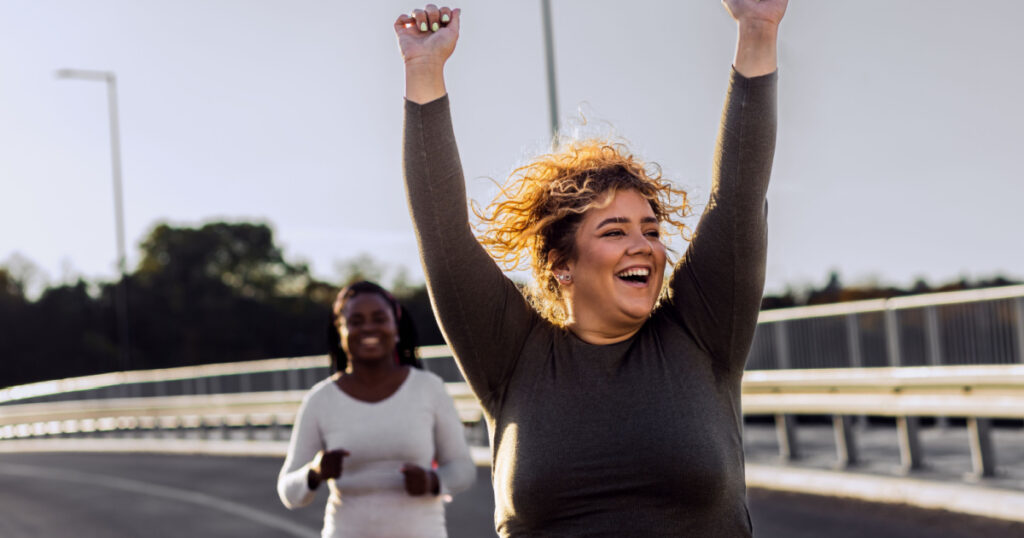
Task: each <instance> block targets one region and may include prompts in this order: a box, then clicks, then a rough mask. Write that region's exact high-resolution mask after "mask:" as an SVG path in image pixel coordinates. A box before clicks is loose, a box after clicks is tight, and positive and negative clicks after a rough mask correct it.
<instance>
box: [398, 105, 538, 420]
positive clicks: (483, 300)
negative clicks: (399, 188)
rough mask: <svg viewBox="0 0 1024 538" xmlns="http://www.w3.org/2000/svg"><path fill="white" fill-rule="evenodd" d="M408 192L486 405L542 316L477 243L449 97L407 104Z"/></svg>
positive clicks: (435, 299)
mask: <svg viewBox="0 0 1024 538" xmlns="http://www.w3.org/2000/svg"><path fill="white" fill-rule="evenodd" d="M404 137H405V140H404V151H403V166H404V171H405V185H406V194H407V196H408V201H409V209H410V213H411V214H412V218H413V224H414V226H415V228H416V238H417V240H418V242H419V247H420V257H421V260H422V262H423V267H424V273H425V275H426V280H427V288H428V290H429V291H430V298H431V303H432V305H433V307H434V313H435V314H436V316H437V319H438V321H439V323H440V325H441V330H442V331H443V332H444V335H445V339H446V340H447V341H448V343H449V345H451V347H452V351H453V352H454V354H455V358H456V359H457V360H458V362H459V366H460V367H461V368H462V372H463V374H464V375H465V376H466V380H467V381H468V382H469V384H470V386H471V387H472V388H473V391H474V392H475V393H476V395H477V397H479V398H480V399H481V400H482V401H483V403H484V406H485V408H487V407H488V403H489V402H490V401H491V398H492V397H493V396H494V395H495V394H496V393H497V392H498V391H499V390H500V389H501V388H502V387H503V384H504V382H505V380H506V378H507V376H508V375H509V373H510V371H511V368H512V367H513V366H514V361H515V357H517V356H518V351H519V349H520V348H521V347H522V345H523V342H524V341H525V339H526V335H527V334H528V332H529V330H530V328H531V326H532V324H533V323H535V322H536V319H537V318H538V316H537V314H535V313H534V312H533V310H532V309H531V308H530V306H529V305H528V304H527V302H526V300H525V298H524V297H523V295H522V294H521V293H520V292H519V290H518V289H517V288H516V286H515V285H514V284H513V283H512V282H511V281H510V280H509V279H508V278H507V277H506V276H505V275H504V274H503V273H502V272H501V270H500V269H499V268H498V266H497V265H496V264H495V262H494V260H492V259H491V257H490V255H488V254H487V252H486V251H485V250H484V248H483V247H482V246H481V245H480V243H479V242H477V240H476V237H474V235H473V232H472V229H471V228H470V225H469V214H468V206H467V203H466V188H465V182H464V179H463V174H462V165H461V163H460V161H459V152H458V148H457V147H456V144H455V134H454V131H453V128H452V121H451V114H450V112H449V107H448V97H447V96H444V97H441V98H440V99H437V100H434V101H431V102H429V103H426V104H422V105H420V104H416V103H413V102H412V101H409V100H407V101H406V103H405V134H404Z"/></svg>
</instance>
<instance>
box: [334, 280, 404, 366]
mask: <svg viewBox="0 0 1024 538" xmlns="http://www.w3.org/2000/svg"><path fill="white" fill-rule="evenodd" d="M338 331H339V333H340V334H341V347H342V349H343V350H344V351H345V354H346V355H348V357H349V359H351V360H353V361H375V360H388V359H394V357H395V344H396V343H397V342H398V324H397V323H396V322H395V315H394V312H393V311H392V310H391V305H390V304H389V303H388V301H387V300H386V299H384V297H381V296H380V295H378V294H376V293H360V294H359V295H356V296H354V297H351V298H349V299H348V300H347V301H346V302H345V307H344V308H343V309H342V310H341V316H339V319H338Z"/></svg>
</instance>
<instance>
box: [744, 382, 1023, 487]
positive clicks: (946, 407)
mask: <svg viewBox="0 0 1024 538" xmlns="http://www.w3.org/2000/svg"><path fill="white" fill-rule="evenodd" d="M742 405H743V413H744V415H773V416H774V417H775V426H776V433H777V437H778V443H779V451H780V455H781V456H782V457H783V458H785V459H795V458H797V457H799V455H800V450H799V446H798V444H797V437H796V420H795V419H794V416H793V415H831V416H832V424H833V428H834V433H835V440H836V452H837V460H838V464H839V465H840V466H841V467H845V466H849V465H853V464H856V463H857V462H858V459H859V458H858V454H857V443H856V440H855V437H856V433H855V432H856V428H854V427H853V420H852V418H853V417H854V416H881V417H893V418H895V419H896V425H897V432H898V437H899V443H900V445H899V446H900V460H901V463H902V465H903V468H904V469H905V470H907V471H911V470H917V469H920V468H922V467H923V461H924V455H923V451H922V448H921V442H920V437H919V433H918V431H919V425H918V418H919V417H956V418H965V419H966V420H967V428H968V432H969V439H970V448H971V461H972V466H973V469H974V475H975V476H978V477H989V476H993V475H994V474H995V469H996V458H995V450H994V447H993V443H992V435H991V419H994V418H1008V419H1022V418H1024V365H980V366H936V367H906V368H860V369H849V368H844V369H813V370H776V371H771V370H760V371H749V372H746V374H745V375H744V377H743V399H742Z"/></svg>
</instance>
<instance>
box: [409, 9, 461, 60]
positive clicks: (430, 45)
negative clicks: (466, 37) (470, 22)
mask: <svg viewBox="0 0 1024 538" xmlns="http://www.w3.org/2000/svg"><path fill="white" fill-rule="evenodd" d="M461 11H462V10H460V9H451V8H449V7H447V6H445V7H441V8H439V7H437V6H435V5H434V4H427V7H425V8H424V9H417V10H415V11H413V12H412V13H411V14H402V15H399V16H398V19H397V20H396V21H395V35H396V36H398V49H399V51H401V53H402V59H404V60H405V63H406V64H409V63H419V62H424V63H427V64H431V65H437V66H443V65H444V62H445V61H447V60H448V57H449V56H451V55H452V52H453V51H454V50H455V43H456V42H457V41H458V40H459V16H460V14H461Z"/></svg>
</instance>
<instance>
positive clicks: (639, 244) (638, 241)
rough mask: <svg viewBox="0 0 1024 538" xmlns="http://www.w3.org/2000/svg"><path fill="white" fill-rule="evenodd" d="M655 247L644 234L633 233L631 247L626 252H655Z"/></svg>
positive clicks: (632, 253) (633, 253) (636, 253)
mask: <svg viewBox="0 0 1024 538" xmlns="http://www.w3.org/2000/svg"><path fill="white" fill-rule="evenodd" d="M653 253H654V247H653V246H651V241H650V240H649V239H647V237H645V236H644V235H643V234H638V235H633V236H632V241H631V242H630V243H629V247H628V248H627V249H626V254H629V255H641V254H644V255H646V254H653Z"/></svg>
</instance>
